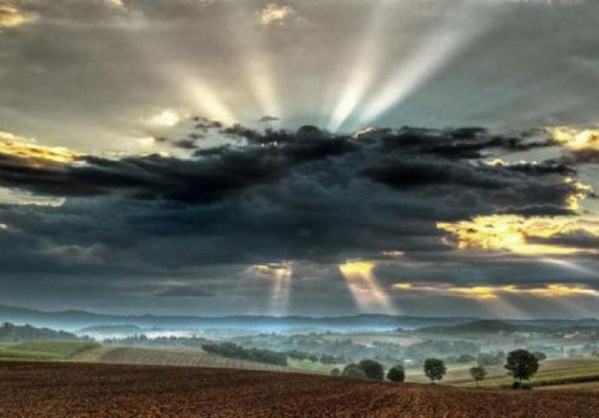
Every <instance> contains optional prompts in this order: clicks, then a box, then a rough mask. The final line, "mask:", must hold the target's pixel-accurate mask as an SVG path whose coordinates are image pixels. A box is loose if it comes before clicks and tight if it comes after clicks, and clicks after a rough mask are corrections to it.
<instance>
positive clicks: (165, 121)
mask: <svg viewBox="0 0 599 418" xmlns="http://www.w3.org/2000/svg"><path fill="white" fill-rule="evenodd" d="M181 119H182V117H181V115H179V114H178V113H177V112H175V111H174V110H163V111H162V112H159V113H157V114H155V115H153V116H151V117H150V118H149V119H148V122H149V123H150V124H151V125H155V126H163V127H172V126H175V125H177V124H178V123H179V122H181Z"/></svg>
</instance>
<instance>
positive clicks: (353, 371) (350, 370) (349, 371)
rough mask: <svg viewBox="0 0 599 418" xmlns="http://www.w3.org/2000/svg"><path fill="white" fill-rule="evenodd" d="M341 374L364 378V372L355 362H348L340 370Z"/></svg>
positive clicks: (353, 377)
mask: <svg viewBox="0 0 599 418" xmlns="http://www.w3.org/2000/svg"><path fill="white" fill-rule="evenodd" d="M341 376H343V377H350V378H352V379H366V373H364V370H362V369H361V368H360V366H358V365H357V364H348V365H347V366H345V368H344V369H343V371H342V372H341Z"/></svg>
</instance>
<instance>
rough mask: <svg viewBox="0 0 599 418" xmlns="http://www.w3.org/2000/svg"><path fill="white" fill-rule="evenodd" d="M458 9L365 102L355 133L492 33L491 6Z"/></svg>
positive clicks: (462, 5) (468, 5)
mask: <svg viewBox="0 0 599 418" xmlns="http://www.w3.org/2000/svg"><path fill="white" fill-rule="evenodd" d="M456 7H457V11H456V12H455V13H453V14H450V15H448V16H445V17H444V18H443V20H442V21H441V22H440V23H438V24H435V27H434V28H432V29H431V30H430V33H428V34H426V35H424V38H423V39H422V40H421V41H420V42H419V44H418V45H417V46H416V47H415V48H414V50H413V52H412V53H410V54H408V57H407V58H406V59H403V60H402V61H401V64H400V65H399V66H398V67H397V68H396V69H395V70H394V71H393V72H392V76H391V77H390V78H389V79H388V80H386V81H385V82H384V83H383V85H382V87H380V88H379V89H376V90H375V93H374V94H373V95H372V96H371V97H369V98H368V99H367V100H366V102H365V104H364V105H363V106H362V111H361V113H360V115H359V116H358V117H357V118H356V120H355V122H354V124H353V127H352V129H353V130H355V129H359V128H362V127H364V126H365V125H370V124H372V123H373V122H374V121H376V120H377V119H378V118H380V117H381V116H383V115H384V114H385V113H386V112H388V111H389V110H391V109H392V108H393V107H396V106H398V105H399V104H401V103H402V102H403V101H404V100H406V99H407V98H408V97H409V96H410V95H412V94H413V93H414V92H415V91H417V90H418V89H419V88H420V87H421V86H422V85H423V84H424V83H426V82H427V81H428V80H429V79H431V78H432V77H433V76H435V75H436V74H437V73H439V72H440V71H442V70H443V67H444V66H445V65H447V64H448V63H449V62H450V61H451V60H453V59H454V58H455V57H456V56H457V55H458V54H459V53H460V52H461V51H462V50H464V49H465V48H467V47H468V45H469V44H471V43H472V42H473V41H474V40H476V39H477V38H479V37H480V36H481V35H482V34H483V33H485V32H486V31H488V30H489V29H490V27H491V22H492V15H493V13H492V9H491V8H490V6H489V4H488V3H485V4H482V6H481V5H477V4H475V3H474V2H470V1H467V0H466V1H461V2H459V4H458V5H457V6H456ZM466 22H470V24H467V23H466ZM472 23H473V24H472Z"/></svg>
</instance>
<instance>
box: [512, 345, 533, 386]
mask: <svg viewBox="0 0 599 418" xmlns="http://www.w3.org/2000/svg"><path fill="white" fill-rule="evenodd" d="M505 368H506V369H507V371H508V372H509V373H510V374H511V375H512V376H513V377H514V380H517V381H518V382H519V383H520V385H521V384H522V381H523V380H528V379H530V378H531V377H532V376H534V374H535V373H536V372H537V371H538V370H539V360H538V359H537V358H536V357H535V355H534V354H533V353H531V352H528V351H526V350H515V351H512V352H511V353H510V354H508V356H507V364H506V365H505Z"/></svg>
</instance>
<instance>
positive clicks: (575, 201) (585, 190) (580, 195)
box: [565, 177, 593, 211]
mask: <svg viewBox="0 0 599 418" xmlns="http://www.w3.org/2000/svg"><path fill="white" fill-rule="evenodd" d="M565 182H566V183H568V184H570V185H571V186H572V187H573V189H574V191H573V192H572V193H571V194H570V196H568V198H567V200H566V203H567V207H568V209H570V210H574V211H576V210H579V209H580V203H581V202H582V201H583V200H584V199H585V198H586V197H587V196H588V195H589V194H591V193H592V192H593V188H592V187H591V186H589V185H588V184H584V183H582V182H580V181H578V180H575V179H573V178H571V177H568V178H566V180H565Z"/></svg>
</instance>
